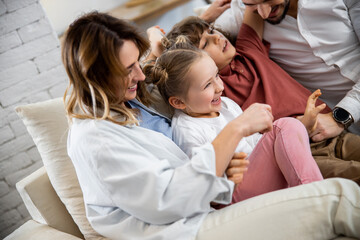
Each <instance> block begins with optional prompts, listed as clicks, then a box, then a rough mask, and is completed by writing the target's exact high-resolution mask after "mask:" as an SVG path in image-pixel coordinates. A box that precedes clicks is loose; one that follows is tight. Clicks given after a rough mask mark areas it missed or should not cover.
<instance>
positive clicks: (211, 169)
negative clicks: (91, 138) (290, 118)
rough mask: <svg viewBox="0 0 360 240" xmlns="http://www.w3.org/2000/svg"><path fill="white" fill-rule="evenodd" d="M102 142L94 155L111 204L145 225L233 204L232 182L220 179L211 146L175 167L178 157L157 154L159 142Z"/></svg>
mask: <svg viewBox="0 0 360 240" xmlns="http://www.w3.org/2000/svg"><path fill="white" fill-rule="evenodd" d="M102 140H104V141H102V142H103V144H102V145H101V146H98V150H97V151H96V153H97V154H95V156H93V157H94V158H96V159H97V160H96V161H92V162H94V166H93V169H94V170H93V171H94V173H95V174H96V175H97V176H98V178H99V181H100V184H101V185H102V186H101V187H102V188H103V190H104V192H107V195H108V196H110V199H111V201H112V204H113V205H114V206H118V207H119V208H120V209H122V210H123V211H125V212H127V213H128V214H129V215H131V216H134V217H135V218H137V219H139V220H141V221H144V222H147V223H151V224H168V223H172V222H174V221H177V220H179V219H182V218H187V217H191V216H194V215H196V214H199V213H204V212H209V211H210V202H212V201H214V200H217V201H216V202H219V203H223V204H224V203H229V202H230V201H231V196H232V189H233V184H232V182H230V181H227V180H226V179H224V178H219V177H217V176H216V174H215V172H216V169H215V153H214V149H213V147H212V145H211V144H210V143H208V144H206V145H203V146H201V147H200V148H197V150H196V154H194V156H193V158H192V159H191V160H187V161H184V160H183V162H184V163H183V164H179V166H177V167H174V158H176V155H175V154H174V155H172V154H171V153H170V151H165V150H164V153H163V152H161V153H158V152H154V151H155V150H154V149H155V147H154V145H155V144H156V142H154V141H150V143H149V139H147V140H146V141H147V142H146V143H145V144H144V143H138V142H136V141H131V140H129V138H127V136H121V137H120V138H116V139H114V136H113V139H108V141H106V138H105V139H102ZM96 142H98V141H96ZM144 142H145V140H144ZM175 147H176V146H175ZM176 149H178V148H176ZM168 152H169V153H168ZM165 155H166V156H165ZM166 157H168V158H166ZM170 160H171V161H170ZM185 160H186V159H185ZM175 161H178V162H181V159H178V160H175Z"/></svg>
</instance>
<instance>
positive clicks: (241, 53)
mask: <svg viewBox="0 0 360 240" xmlns="http://www.w3.org/2000/svg"><path fill="white" fill-rule="evenodd" d="M262 33H263V19H261V18H260V17H259V16H258V15H257V14H255V13H253V12H252V11H247V12H246V13H245V16H244V20H243V25H242V27H241V29H240V31H239V34H238V36H237V39H236V44H235V47H234V46H233V45H232V44H231V42H230V41H229V40H228V39H227V38H226V37H225V36H224V34H222V33H221V32H220V31H219V30H215V29H214V28H213V27H212V26H211V25H209V24H208V23H207V22H205V21H203V20H201V19H200V18H197V17H189V18H186V19H184V20H183V21H181V22H180V23H178V24H176V25H175V26H174V27H173V29H172V30H171V31H170V32H169V33H168V34H167V38H168V39H169V40H172V39H176V37H177V36H179V35H185V36H187V37H188V38H189V39H190V41H191V42H192V43H193V44H194V45H195V46H197V47H199V48H201V49H203V50H205V51H206V52H207V53H208V54H209V55H210V57H211V58H212V59H213V60H214V61H215V63H216V65H217V67H218V69H219V74H220V77H221V78H222V80H223V82H224V95H225V96H227V97H229V98H231V99H232V100H234V101H235V102H236V103H238V104H239V105H240V106H241V107H242V108H243V109H246V108H247V107H248V106H249V105H251V104H252V103H255V102H260V103H266V104H269V105H270V106H271V107H272V111H273V115H274V118H275V119H278V118H281V117H289V116H292V117H298V116H300V117H301V116H302V115H303V114H304V111H305V108H306V103H307V99H308V97H309V96H310V95H311V93H310V91H309V90H307V89H306V88H304V87H303V86H302V85H300V84H299V83H298V82H296V81H295V80H294V79H293V78H292V77H291V76H290V75H288V74H287V73H286V72H285V71H284V70H283V69H282V68H281V67H280V66H278V65H277V64H276V63H275V62H273V61H272V60H271V59H270V58H269V55H268V50H269V43H267V42H265V41H262ZM319 102H320V101H319ZM319 104H321V103H319ZM318 108H319V109H322V108H324V109H323V110H322V113H329V112H330V109H329V108H328V107H325V106H324V105H321V106H318ZM315 117H316V116H315ZM306 121H307V120H306V119H302V122H303V123H304V125H305V126H306ZM308 131H309V134H311V131H312V129H308ZM357 145H360V136H357V135H354V134H351V133H347V132H344V133H343V134H341V135H340V136H339V137H335V138H333V139H327V140H325V141H322V142H320V143H314V144H312V154H313V156H314V158H315V160H316V161H317V163H318V165H319V168H320V170H321V172H322V174H323V176H324V177H325V178H327V177H344V178H349V179H352V180H354V181H356V182H357V183H358V184H359V185H360V174H359V172H360V162H359V161H360V151H359V150H357V147H356V146H357ZM342 160H346V161H342Z"/></svg>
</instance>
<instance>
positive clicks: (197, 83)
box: [182, 54, 224, 117]
mask: <svg viewBox="0 0 360 240" xmlns="http://www.w3.org/2000/svg"><path fill="white" fill-rule="evenodd" d="M187 78H188V80H189V81H190V85H189V90H188V92H187V94H186V97H185V98H183V99H182V102H183V104H184V105H183V111H184V112H186V113H187V114H188V115H190V116H192V117H217V116H218V115H219V111H220V109H221V98H220V96H221V94H222V91H223V90H224V86H223V82H222V80H221V79H220V77H219V75H218V68H217V67H216V65H215V62H214V61H213V60H212V58H211V57H209V56H208V55H207V54H203V56H202V57H201V58H200V59H199V60H198V61H196V62H194V63H193V65H192V66H191V68H190V70H189V72H188V74H187Z"/></svg>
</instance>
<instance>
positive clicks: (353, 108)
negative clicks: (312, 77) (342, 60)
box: [337, 0, 360, 122]
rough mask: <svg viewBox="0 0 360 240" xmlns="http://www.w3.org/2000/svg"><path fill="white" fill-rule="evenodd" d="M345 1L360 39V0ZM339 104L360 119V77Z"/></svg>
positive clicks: (356, 119)
mask: <svg viewBox="0 0 360 240" xmlns="http://www.w3.org/2000/svg"><path fill="white" fill-rule="evenodd" d="M344 3H345V5H346V7H347V8H348V12H349V16H350V20H351V23H352V26H353V27H354V30H355V32H356V35H357V36H358V39H359V41H360V1H358V0H344ZM337 106H338V107H341V108H344V109H346V110H347V111H348V112H349V113H350V114H351V115H352V117H353V118H354V121H355V122H359V121H360V111H359V109H360V79H358V81H357V83H355V85H354V86H353V87H352V89H351V90H350V91H349V92H348V93H347V94H346V96H345V97H344V98H343V99H342V100H341V101H340V102H339V103H338V104H337Z"/></svg>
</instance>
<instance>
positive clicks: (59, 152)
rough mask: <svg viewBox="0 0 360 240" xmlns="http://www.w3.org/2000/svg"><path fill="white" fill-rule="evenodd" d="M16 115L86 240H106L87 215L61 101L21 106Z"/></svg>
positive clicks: (58, 99)
mask: <svg viewBox="0 0 360 240" xmlns="http://www.w3.org/2000/svg"><path fill="white" fill-rule="evenodd" d="M16 112H17V114H18V115H19V117H20V118H21V119H22V120H23V122H24V124H25V126H26V128H27V130H28V132H29V133H30V135H31V136H32V138H33V140H34V142H35V144H36V146H37V148H38V150H39V153H40V155H41V158H42V160H43V163H44V166H45V169H46V171H47V174H48V176H49V179H50V182H51V184H52V185H53V187H54V189H55V191H56V193H57V194H58V196H59V198H60V199H61V201H62V202H63V203H64V205H65V206H66V208H67V210H68V211H69V213H70V215H71V216H72V218H73V219H74V222H75V223H76V224H77V225H78V227H79V229H80V231H81V233H82V234H83V235H84V237H85V239H105V238H103V237H101V236H100V235H99V234H98V233H96V232H95V230H94V229H93V228H92V227H91V226H90V223H89V222H88V220H87V218H86V215H85V207H84V202H83V195H82V192H81V189H80V185H79V182H78V179H77V176H76V173H75V169H74V166H73V164H72V162H71V160H70V158H69V157H68V155H67V150H66V142H67V133H68V122H67V119H66V116H65V108H64V104H63V101H62V99H61V98H57V99H52V100H48V101H44V102H40V103H34V104H29V105H25V106H19V107H17V108H16Z"/></svg>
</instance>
